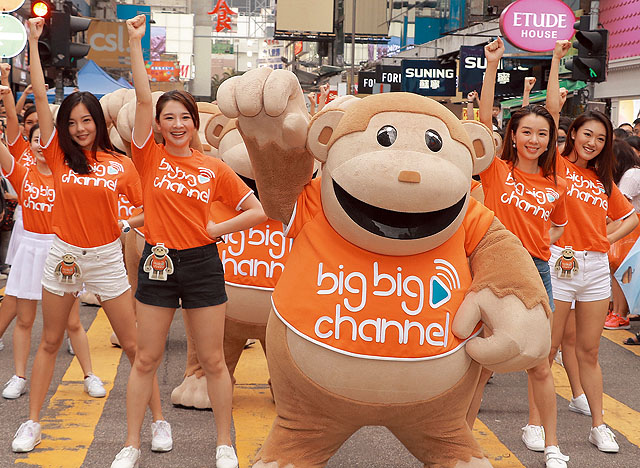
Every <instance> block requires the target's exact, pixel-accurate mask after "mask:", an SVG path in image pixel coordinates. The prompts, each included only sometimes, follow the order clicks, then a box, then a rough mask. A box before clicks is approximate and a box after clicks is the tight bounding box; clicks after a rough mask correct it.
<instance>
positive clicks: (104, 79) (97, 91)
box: [18, 60, 133, 103]
mask: <svg viewBox="0 0 640 468" xmlns="http://www.w3.org/2000/svg"><path fill="white" fill-rule="evenodd" d="M122 88H133V86H131V85H130V84H129V83H128V82H127V81H126V80H125V79H124V78H120V79H118V80H115V79H113V78H112V77H111V76H110V75H109V74H108V73H107V72H105V71H104V70H103V69H102V68H100V67H99V66H98V65H97V64H96V62H94V61H93V60H88V61H87V63H86V64H85V66H84V67H82V68H81V69H80V70H79V71H78V89H79V90H80V91H88V92H90V93H91V94H93V95H94V96H95V97H97V98H98V99H100V98H101V97H102V96H104V95H105V94H108V93H111V92H113V91H116V90H118V89H122ZM74 89H75V88H73V87H70V86H65V87H64V97H67V96H69V94H71V93H73V91H74ZM20 96H22V93H21V92H20V93H18V99H19V98H20ZM55 97H56V90H55V89H50V90H49V91H47V98H48V100H49V103H53V102H54V101H55Z"/></svg>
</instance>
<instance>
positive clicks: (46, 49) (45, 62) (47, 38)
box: [31, 0, 55, 67]
mask: <svg viewBox="0 0 640 468" xmlns="http://www.w3.org/2000/svg"><path fill="white" fill-rule="evenodd" d="M54 10H55V7H54V6H53V4H52V3H51V2H50V1H49V0H32V2H31V17H32V18H42V19H44V27H43V28H42V34H40V38H39V39H38V52H39V53H40V61H41V62H42V66H43V67H46V66H49V65H51V15H52V14H53V11H54Z"/></svg>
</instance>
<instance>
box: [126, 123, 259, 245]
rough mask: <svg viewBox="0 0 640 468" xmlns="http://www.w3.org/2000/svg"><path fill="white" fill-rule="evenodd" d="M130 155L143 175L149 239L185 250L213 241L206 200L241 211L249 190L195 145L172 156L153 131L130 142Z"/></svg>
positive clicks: (209, 202)
mask: <svg viewBox="0 0 640 468" xmlns="http://www.w3.org/2000/svg"><path fill="white" fill-rule="evenodd" d="M131 156H132V158H133V162H134V163H135V165H136V167H137V168H138V170H139V171H140V174H141V178H142V190H143V193H144V201H145V203H144V213H145V219H144V231H145V238H146V241H147V242H148V243H149V244H151V245H154V244H157V243H159V242H162V243H164V244H165V246H167V248H170V249H177V250H183V249H191V248H193V247H200V246H203V245H208V244H213V243H214V242H215V241H214V240H213V239H212V238H211V237H209V235H208V234H207V230H206V227H207V221H208V219H209V209H210V207H209V206H210V204H211V203H213V202H214V201H220V202H222V203H223V204H225V205H227V206H229V207H232V208H233V209H235V210H236V211H239V210H240V205H242V202H244V200H245V199H246V198H247V197H248V196H249V195H251V194H252V193H253V191H252V190H251V189H250V188H249V187H247V186H246V184H245V183H244V182H242V180H241V179H240V177H238V175H237V174H236V173H235V172H233V170H232V169H231V168H230V167H229V166H227V165H226V164H225V163H224V162H222V161H221V160H220V159H216V158H212V157H210V156H205V155H204V154H202V153H200V152H199V151H196V150H192V154H191V156H188V157H180V156H172V155H171V154H169V153H168V152H167V151H166V150H165V148H164V145H158V144H157V143H156V142H155V140H154V139H153V136H152V133H151V132H149V136H148V137H147V141H145V143H144V145H143V146H142V147H138V146H137V145H136V144H135V142H134V143H133V144H132V145H131Z"/></svg>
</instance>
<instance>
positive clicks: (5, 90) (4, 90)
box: [0, 86, 11, 96]
mask: <svg viewBox="0 0 640 468" xmlns="http://www.w3.org/2000/svg"><path fill="white" fill-rule="evenodd" d="M9 93H11V88H9V87H8V86H0V96H5V95H7V94H9Z"/></svg>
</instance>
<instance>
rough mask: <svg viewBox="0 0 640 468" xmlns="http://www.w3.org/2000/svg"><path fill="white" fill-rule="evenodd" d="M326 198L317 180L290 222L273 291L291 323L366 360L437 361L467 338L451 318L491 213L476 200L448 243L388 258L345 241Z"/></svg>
mask: <svg viewBox="0 0 640 468" xmlns="http://www.w3.org/2000/svg"><path fill="white" fill-rule="evenodd" d="M320 202H321V200H320V180H319V179H316V180H313V181H312V182H311V183H309V184H308V185H307V186H306V187H305V189H304V191H303V193H302V194H301V195H300V197H299V198H298V201H297V204H296V210H295V214H294V218H293V219H292V220H291V223H290V224H289V230H288V233H287V235H288V236H291V237H295V241H294V243H293V248H292V249H291V253H290V254H289V258H288V260H287V268H286V269H285V271H284V273H283V274H282V276H281V277H280V281H279V282H278V284H277V285H276V288H275V290H274V292H273V296H272V301H273V307H274V310H275V312H276V314H277V315H278V317H280V319H281V320H282V321H283V322H284V323H285V324H286V325H287V327H289V328H290V329H291V330H292V331H294V332H295V333H297V334H298V335H300V336H301V337H303V338H305V339H307V340H309V341H311V342H314V343H316V344H318V345H320V346H323V347H325V348H328V349H331V350H333V351H336V352H339V353H342V354H347V355H351V356H355V357H360V358H367V359H383V360H425V359H434V358H438V357H442V356H444V355H446V354H449V353H451V352H453V351H455V350H457V349H458V348H460V347H461V346H462V345H463V344H464V342H465V340H460V339H458V338H457V337H456V336H455V335H454V334H453V333H452V332H451V324H452V323H453V319H454V317H455V313H456V311H457V310H458V307H459V306H460V304H461V303H462V300H463V299H464V297H465V294H466V292H467V289H468V288H469V286H470V284H471V279H472V278H471V271H470V269H469V262H468V256H469V255H470V254H471V252H473V250H474V249H475V248H476V246H477V245H478V243H479V242H480V240H481V239H482V237H483V236H484V235H485V234H486V232H487V230H488V229H489V226H490V225H491V223H492V221H493V219H494V216H493V213H492V212H491V211H489V210H488V209H487V208H485V207H484V206H482V205H481V204H480V203H478V202H477V201H476V200H474V199H472V198H470V199H469V205H468V209H467V213H466V215H465V218H464V221H463V223H462V226H460V228H459V229H458V230H457V231H456V232H455V234H453V236H451V238H449V240H447V241H446V242H445V243H444V244H443V245H441V246H440V247H438V248H436V249H434V250H432V251H428V252H424V253H420V254H417V255H408V256H389V255H381V254H376V253H373V252H370V251H367V250H363V249H361V248H360V247H358V246H356V245H354V244H351V243H350V242H348V241H346V240H345V239H343V238H342V237H341V236H340V235H339V234H338V233H337V232H336V231H334V230H333V228H332V227H331V225H330V224H329V222H328V221H327V218H326V217H325V215H324V212H323V211H322V206H321V203H320ZM399 242H402V241H399ZM479 328H480V326H478V328H477V329H476V332H477V331H478V330H479Z"/></svg>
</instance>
